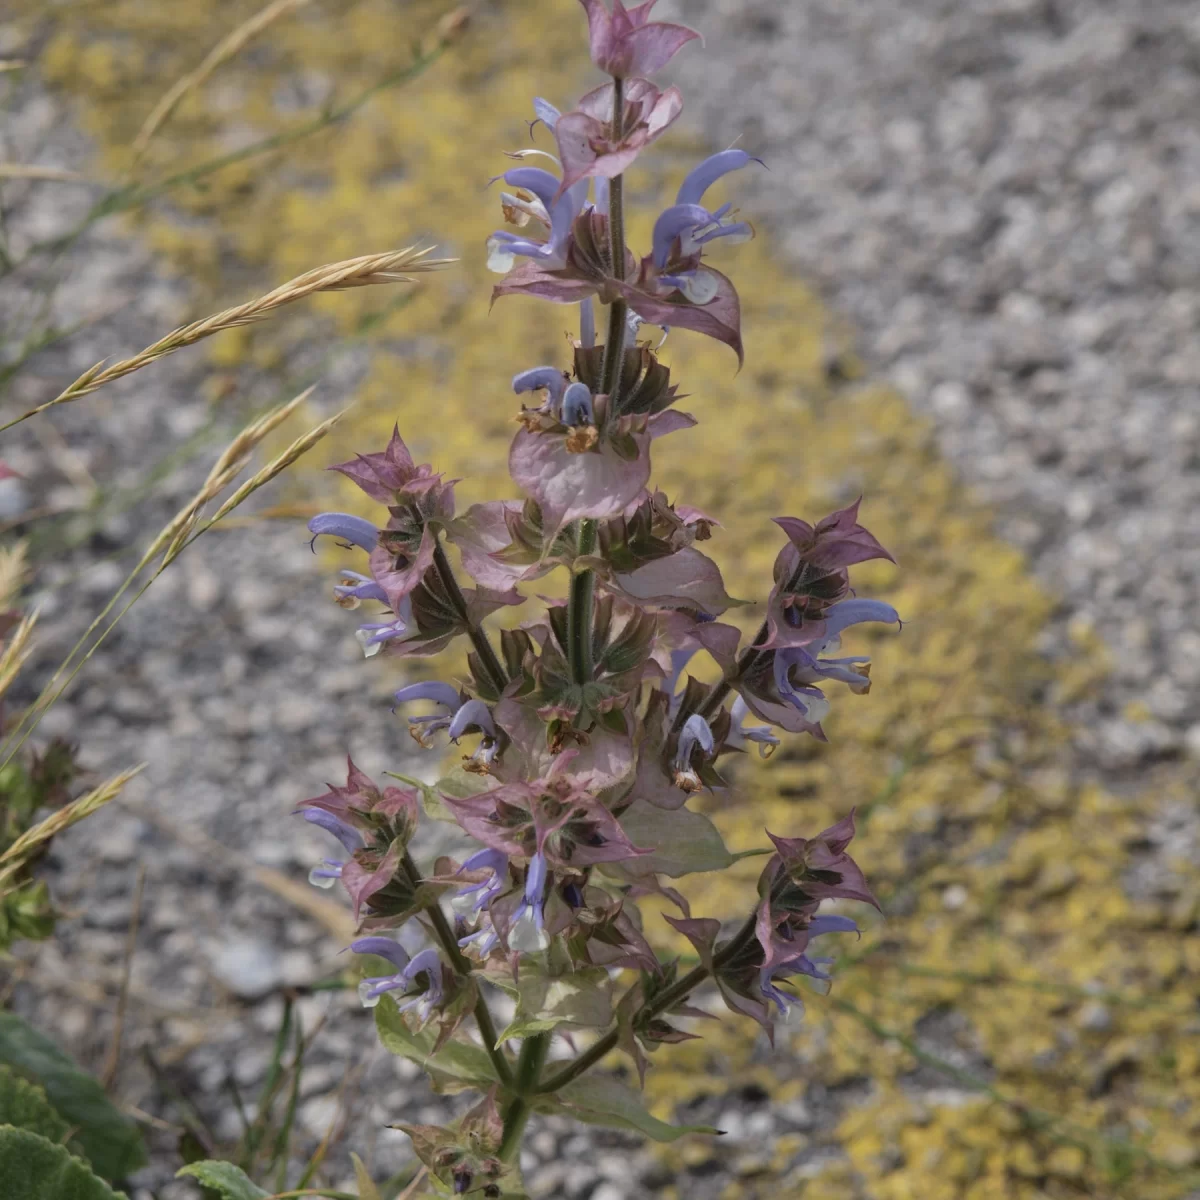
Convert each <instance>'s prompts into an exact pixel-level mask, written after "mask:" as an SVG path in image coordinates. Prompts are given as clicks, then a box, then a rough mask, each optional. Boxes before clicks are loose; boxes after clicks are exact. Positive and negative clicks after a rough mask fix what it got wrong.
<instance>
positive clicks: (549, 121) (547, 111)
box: [531, 96, 562, 190]
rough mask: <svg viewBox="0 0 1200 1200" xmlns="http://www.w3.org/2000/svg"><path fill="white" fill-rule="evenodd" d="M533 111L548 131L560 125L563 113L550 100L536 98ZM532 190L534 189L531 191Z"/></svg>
mask: <svg viewBox="0 0 1200 1200" xmlns="http://www.w3.org/2000/svg"><path fill="white" fill-rule="evenodd" d="M533 111H534V112H535V113H537V117H538V120H539V121H541V123H542V124H543V125H545V126H546V128H547V129H553V128H554V126H555V125H556V124H557V123H558V118H559V117H561V116H562V113H560V112H559V111H558V109H557V108H555V107H554V105H553V104H551V103H550V101H549V100H543V99H542V98H541V96H534V98H533ZM531 190H532V189H531Z"/></svg>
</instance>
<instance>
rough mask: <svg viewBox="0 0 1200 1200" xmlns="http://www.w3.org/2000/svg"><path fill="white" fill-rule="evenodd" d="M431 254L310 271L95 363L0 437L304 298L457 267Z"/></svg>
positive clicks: (390, 255)
mask: <svg viewBox="0 0 1200 1200" xmlns="http://www.w3.org/2000/svg"><path fill="white" fill-rule="evenodd" d="M432 249H433V248H432V247H426V248H425V249H423V250H418V249H417V248H416V247H414V246H407V247H405V248H404V249H403V250H389V251H386V252H385V253H383V254H365V255H362V256H361V257H359V258H350V259H346V260H345V261H344V262H337V263H329V264H328V265H326V266H323V267H316V268H315V269H314V270H312V271H306V272H305V273H304V274H303V275H298V276H297V277H296V278H295V279H289V280H288V282H287V283H284V284H281V285H280V286H279V287H277V288H275V289H274V291H270V292H268V293H267V294H266V295H265V296H259V297H258V298H257V299H254V300H249V301H247V302H246V303H245V304H238V305H236V306H234V307H233V308H227V309H224V310H223V311H221V312H219V313H214V314H213V315H212V316H211V317H205V318H204V319H203V320H200V321H193V322H192V323H191V324H190V325H182V326H180V327H179V328H178V329H175V330H173V331H172V332H171V333H168V334H167V335H166V337H163V338H159V340H158V341H157V342H155V343H154V344H153V345H150V346H147V347H146V348H145V349H144V350H143V351H141V353H139V354H135V355H134V356H133V357H132V358H123V359H121V360H120V361H119V362H115V363H113V364H112V365H111V366H108V367H105V366H104V365H103V364H102V363H97V364H96V365H95V366H94V367H92V368H90V369H89V370H87V371H85V372H84V373H83V374H82V375H81V376H80V377H79V378H78V379H76V380H75V382H74V383H72V384H71V385H70V386H69V387H68V388H66V389H65V390H64V391H62V392H60V393H59V394H58V395H57V396H55V397H54V399H53V400H47V401H46V403H45V404H39V405H38V406H37V407H36V408H31V409H30V410H29V411H28V412H25V413H22V414H21V415H20V416H19V417H14V418H13V419H12V420H11V421H9V422H7V423H6V424H5V425H0V433H2V432H3V431H4V430H6V429H10V428H11V427H12V426H14V425H17V424H19V423H20V422H21V421H26V420H28V419H29V418H30V417H34V416H37V415H38V413H43V412H45V411H46V410H47V409H49V408H54V407H55V406H56V405H59V404H66V403H67V402H68V401H71V400H78V399H79V398H80V397H81V396H86V395H89V394H90V393H91V392H94V391H96V390H97V389H98V388H102V387H103V386H104V385H105V384H107V383H111V382H112V381H113V380H114V379H121V378H123V377H124V376H126V375H131V374H132V373H133V372H134V371H138V370H140V369H141V368H142V367H145V366H149V364H150V363H152V362H157V361H158V359H160V358H164V357H166V355H168V354H172V353H174V352H175V351H176V350H182V349H183V348H184V347H185V346H192V345H194V344H195V343H196V342H199V341H202V340H203V339H204V338H207V337H211V336H212V335H213V334H214V333H220V332H221V331H222V330H223V329H235V328H237V327H239V326H241V325H251V324H253V323H254V322H255V321H261V320H262V319H263V318H264V317H266V316H268V315H269V314H270V313H272V312H274V311H275V310H276V309H278V308H282V307H283V306H284V305H286V304H292V303H294V302H295V301H297V300H303V299H304V298H305V297H306V296H311V295H313V294H315V293H317V292H336V291H344V290H345V289H347V288H354V287H372V286H374V285H376V284H381V283H414V282H416V281H415V279H414V278H413V276H414V275H418V274H423V273H427V272H430V271H436V270H439V269H441V268H442V267H445V266H448V265H449V264H450V263H452V262H454V261H455V260H454V259H450V258H427V257H426V255H428V254H429V253H430V252H431V251H432Z"/></svg>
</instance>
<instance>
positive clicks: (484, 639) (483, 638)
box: [433, 537, 508, 692]
mask: <svg viewBox="0 0 1200 1200" xmlns="http://www.w3.org/2000/svg"><path fill="white" fill-rule="evenodd" d="M433 565H434V566H435V567H436V568H437V573H438V578H439V579H441V581H442V586H443V587H444V588H445V589H446V592H447V594H448V595H449V597H450V603H451V604H453V605H454V607H455V609H456V610H457V612H458V615H459V616H460V617H461V618H462V619H463V621H464V622H465V623H466V626H467V637H469V638H470V639H471V645H472V646H474V647H475V653H476V654H478V655H479V661H480V662H481V663H482V664H483V669H484V670H485V671H486V672H487V673H488V675H489V676H490V677H491V681H492V684H493V686H494V687H495V689H496V691H497V692H502V691H504V688H505V687H506V685H507V684H508V676H507V675H505V673H504V668H503V667H502V666H501V665H500V660H499V659H498V658H497V657H496V652H495V650H493V649H492V643H491V642H489V641H488V635H487V634H486V633H484V631H483V629H482V627H481V626H479V625H472V624H471V619H470V616H469V614H468V610H467V598H466V597H465V596H464V595H463V594H462V588H460V587H459V586H458V580H457V579H455V578H454V570H453V568H452V567H451V566H450V560H449V559H448V558H447V557H446V551H445V549H444V548H443V547H442V542H441V538H440V537H439V538H438V540H437V542H436V544H435V546H434V550H433Z"/></svg>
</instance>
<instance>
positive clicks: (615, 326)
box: [567, 79, 628, 684]
mask: <svg viewBox="0 0 1200 1200" xmlns="http://www.w3.org/2000/svg"><path fill="white" fill-rule="evenodd" d="M624 112H625V81H624V80H623V79H614V80H613V116H612V137H613V141H614V142H619V141H620V140H621V122H622V118H623V116H624ZM608 254H609V260H610V265H611V268H612V273H613V275H614V276H615V277H617V278H620V279H623V278H624V277H625V203H624V185H623V180H622V177H621V176H620V175H618V176H616V178H614V179H610V180H609V183H608ZM627 315H628V306H627V305H626V303H625V301H624V300H621V299H619V298H618V299H616V300H614V301H613V302H612V303H611V304H610V305H609V306H608V334H607V336H606V337H605V339H604V364H603V367H602V368H601V371H600V391H601V393H602V394H603V395H606V396H607V397H608V405H607V409H606V412H607V414H608V419H609V420H612V419H613V418H615V417H616V416H617V409H618V405H619V402H620V396H619V395H618V393H619V391H620V386H621V360H622V358H623V357H624V353H625V323H626V317H627ZM595 548H596V522H595V521H591V520H583V521H580V522H579V534H578V540H577V543H576V549H577V552H578V553H579V554H580V555H584V554H591V553H592V551H594V550H595ZM595 592H596V577H595V574H594V573H593V572H592V571H579V572H577V573H576V574H575V577H574V578H573V579H572V580H571V600H570V607H569V608H568V610H567V631H568V636H567V640H568V641H569V642H570V645H569V646H568V649H567V654H568V657H569V658H570V661H571V678H572V679H573V680H574V681H575V682H576V683H580V684H582V683H589V682H591V678H592V671H593V663H592V601H593V598H594V596H595Z"/></svg>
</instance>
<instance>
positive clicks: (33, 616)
mask: <svg viewBox="0 0 1200 1200" xmlns="http://www.w3.org/2000/svg"><path fill="white" fill-rule="evenodd" d="M36 624H37V613H36V612H31V613H30V614H29V615H28V616H27V617H25V619H24V620H23V621H22V622H21V623H20V624H19V625H18V626H17V627H16V629H14V630H13V633H12V637H10V638H9V639H8V641H7V643H6V644H5V646H4V649H3V650H0V697H3V695H4V693H5V692H7V691H8V689H9V688H10V687H11V686H12V681H13V680H14V679H16V677H17V672H18V671H20V669H21V666H22V664H23V663H24V662H25V660H26V659H27V658H28V657H29V652H30V651H31V650H32V649H33V647H32V645H31V644H30V639H31V636H32V634H33V627H34V625H36Z"/></svg>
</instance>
